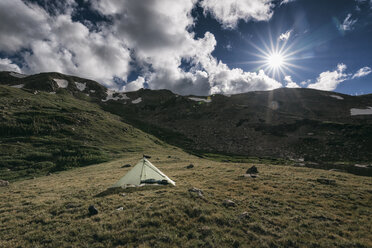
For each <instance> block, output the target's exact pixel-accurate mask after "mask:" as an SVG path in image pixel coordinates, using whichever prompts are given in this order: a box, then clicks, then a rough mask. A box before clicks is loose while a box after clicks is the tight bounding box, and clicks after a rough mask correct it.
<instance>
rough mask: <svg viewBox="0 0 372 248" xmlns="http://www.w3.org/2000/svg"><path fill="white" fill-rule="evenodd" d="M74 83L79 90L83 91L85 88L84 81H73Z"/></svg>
mask: <svg viewBox="0 0 372 248" xmlns="http://www.w3.org/2000/svg"><path fill="white" fill-rule="evenodd" d="M75 85H76V88H78V90H80V91H84V90H85V88H86V87H87V84H86V83H79V82H75Z"/></svg>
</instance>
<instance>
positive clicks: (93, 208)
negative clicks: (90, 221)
mask: <svg viewBox="0 0 372 248" xmlns="http://www.w3.org/2000/svg"><path fill="white" fill-rule="evenodd" d="M88 211H89V215H91V216H92V215H96V214H98V210H97V209H96V207H95V206H93V205H90V206H89V208H88Z"/></svg>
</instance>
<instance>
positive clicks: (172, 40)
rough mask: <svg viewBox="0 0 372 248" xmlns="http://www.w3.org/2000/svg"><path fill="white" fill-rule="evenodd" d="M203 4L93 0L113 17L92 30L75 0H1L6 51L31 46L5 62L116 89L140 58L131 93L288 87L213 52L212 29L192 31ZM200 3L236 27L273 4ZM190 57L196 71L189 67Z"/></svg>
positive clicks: (263, 16)
mask: <svg viewBox="0 0 372 248" xmlns="http://www.w3.org/2000/svg"><path fill="white" fill-rule="evenodd" d="M197 2H198V1H197V0H183V1H174V0H141V1H131V0H92V1H91V4H92V8H94V9H95V10H96V11H98V12H99V13H100V14H101V15H102V16H105V17H106V18H107V19H110V22H107V23H105V22H102V23H98V24H90V25H94V27H93V28H90V29H89V28H88V26H87V25H88V24H86V25H85V24H83V23H80V22H78V21H74V20H73V19H72V17H71V15H72V13H74V11H75V9H74V8H76V6H75V2H74V1H73V0H65V1H64V2H63V3H64V4H62V5H65V7H64V8H63V9H62V10H60V11H59V10H58V8H59V7H58V6H59V5H58V4H57V5H58V6H57V5H56V6H57V7H58V8H57V7H56V6H55V5H54V4H52V2H50V1H42V3H43V4H44V5H48V4H50V5H51V7H50V8H47V9H48V11H49V12H46V11H45V10H44V9H42V8H40V7H38V6H36V5H32V4H25V3H24V2H23V1H21V0H4V1H0V31H1V34H2V35H1V36H0V52H2V53H4V54H14V53H16V52H19V51H20V50H21V49H25V50H24V51H23V50H22V52H21V53H18V54H17V55H18V56H20V57H21V59H23V61H22V67H21V68H19V67H18V66H17V65H15V64H14V63H12V62H11V61H10V60H6V61H5V60H2V64H3V67H5V66H6V68H13V69H12V70H14V71H22V72H25V73H36V72H41V71H58V72H61V73H67V74H74V75H78V76H81V77H86V78H92V79H94V80H97V81H99V82H101V83H103V84H105V85H106V86H109V87H111V88H116V89H120V88H121V87H122V86H119V85H115V84H114V80H113V78H114V77H119V78H120V79H122V80H123V81H126V80H127V76H128V74H129V73H130V71H131V64H133V65H134V66H135V67H137V68H136V69H137V70H138V71H140V75H139V77H138V78H137V80H135V81H133V82H130V83H127V84H126V85H125V86H124V87H123V89H124V90H125V91H129V90H136V89H138V88H141V87H143V84H144V82H147V83H148V85H149V87H150V88H151V89H162V88H166V89H170V90H172V91H174V92H176V93H180V94H194V95H207V94H211V93H226V94H231V93H240V92H245V91H252V90H270V89H274V88H278V87H281V86H282V85H281V84H280V83H279V82H277V81H276V80H274V79H272V78H270V77H269V76H268V75H266V74H265V72H264V71H259V72H245V71H243V70H241V69H238V68H229V67H228V66H227V65H226V64H224V63H223V62H221V61H217V59H216V58H215V57H213V56H212V52H213V51H214V49H215V47H216V40H215V37H214V35H213V34H211V33H209V32H206V33H205V35H204V37H203V38H198V39H197V38H195V34H194V33H193V32H191V31H190V27H192V26H193V25H194V19H193V17H192V15H191V11H192V9H193V8H194V7H195V5H196V4H197ZM200 4H201V5H203V7H204V11H205V12H210V13H212V15H213V16H215V17H216V19H217V20H219V21H220V22H221V23H222V24H223V26H224V27H226V28H232V27H235V26H236V24H237V23H238V21H239V20H240V19H242V20H244V21H248V20H255V21H260V20H268V19H270V18H271V15H272V8H273V5H272V4H271V0H250V1H248V0H244V1H243V0H242V1H237V0H235V1H232V0H229V1H212V0H204V1H202V2H200ZM48 6H49V5H48ZM9 9H11V10H12V11H11V13H12V14H10V11H7V10H9ZM50 9H52V10H53V9H55V10H54V11H50ZM14 23H16V24H15V25H13V24H14ZM89 27H91V26H89ZM183 62H186V63H189V65H190V66H189V68H191V69H190V70H188V71H185V70H184V69H182V67H181V65H182V63H183Z"/></svg>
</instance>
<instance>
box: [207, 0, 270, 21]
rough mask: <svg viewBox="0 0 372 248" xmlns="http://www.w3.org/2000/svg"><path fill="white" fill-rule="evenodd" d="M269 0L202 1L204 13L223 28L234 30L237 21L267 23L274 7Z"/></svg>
mask: <svg viewBox="0 0 372 248" xmlns="http://www.w3.org/2000/svg"><path fill="white" fill-rule="evenodd" d="M271 2H272V1H271V0H224V1H221V0H203V1H202V2H201V3H200V5H201V7H202V8H203V9H204V13H210V14H211V15H212V16H213V17H214V18H215V19H216V20H217V21H219V22H220V23H221V24H222V27H223V28H235V27H236V26H237V24H238V21H239V20H244V21H245V22H247V21H249V20H254V21H267V20H269V19H270V18H271V16H272V14H273V11H272V8H273V7H274V5H273V4H272V3H271Z"/></svg>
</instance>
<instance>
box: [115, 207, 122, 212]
mask: <svg viewBox="0 0 372 248" xmlns="http://www.w3.org/2000/svg"><path fill="white" fill-rule="evenodd" d="M122 210H124V208H123V207H118V208H117V209H116V211H122Z"/></svg>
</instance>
